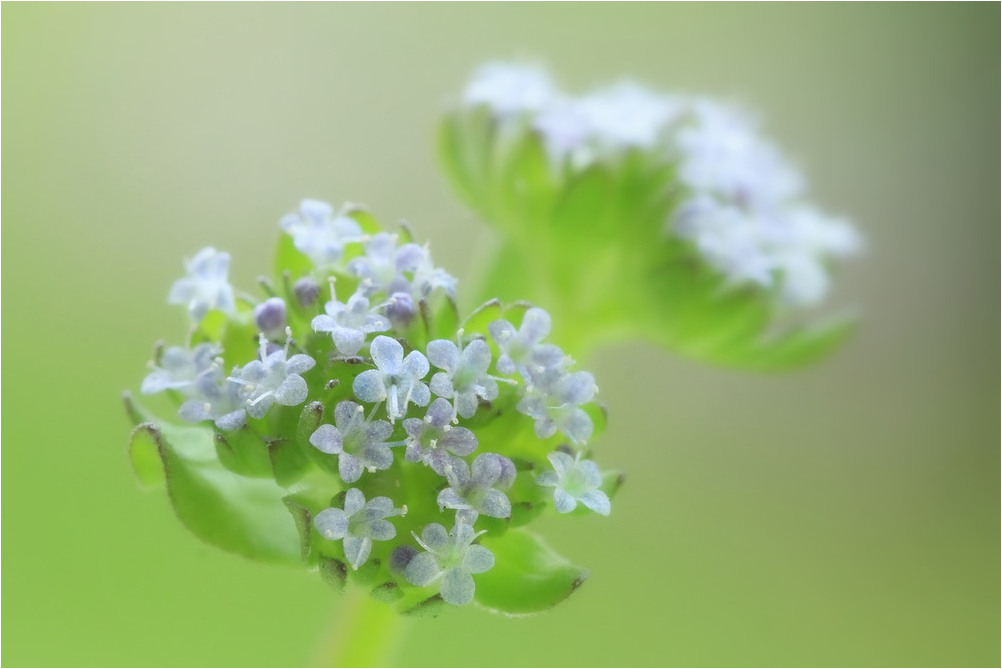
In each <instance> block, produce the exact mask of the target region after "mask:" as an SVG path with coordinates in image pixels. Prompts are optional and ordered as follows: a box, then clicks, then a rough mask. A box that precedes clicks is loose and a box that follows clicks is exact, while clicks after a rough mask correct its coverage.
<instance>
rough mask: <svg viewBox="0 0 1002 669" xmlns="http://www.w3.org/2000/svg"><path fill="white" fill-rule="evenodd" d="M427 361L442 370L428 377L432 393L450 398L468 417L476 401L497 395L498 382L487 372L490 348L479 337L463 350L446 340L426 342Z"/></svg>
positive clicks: (476, 403)
mask: <svg viewBox="0 0 1002 669" xmlns="http://www.w3.org/2000/svg"><path fill="white" fill-rule="evenodd" d="M428 360H429V361H430V362H431V364H433V365H435V366H436V367H438V368H439V369H444V370H445V371H444V372H438V373H436V374H435V375H434V376H433V377H431V392H433V393H435V394H436V395H438V396H439V397H444V398H446V399H452V400H453V402H454V404H455V407H456V412H457V413H458V414H459V415H460V416H462V417H463V418H471V417H472V416H473V414H475V413H476V412H477V406H478V405H479V401H478V399H477V398H480V399H483V400H487V401H490V400H493V399H496V398H497V396H498V384H497V381H495V380H494V378H493V377H491V376H490V375H489V374H488V373H487V368H488V367H490V365H491V349H490V347H489V346H488V345H487V342H485V341H483V340H482V339H474V340H473V341H471V342H470V343H469V344H467V345H466V346H465V347H464V348H463V349H462V350H460V349H459V347H458V346H457V345H456V344H455V343H453V342H451V341H449V340H448V339H435V340H433V341H430V342H428Z"/></svg>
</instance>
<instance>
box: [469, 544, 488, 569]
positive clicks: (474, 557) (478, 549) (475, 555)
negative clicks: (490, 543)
mask: <svg viewBox="0 0 1002 669" xmlns="http://www.w3.org/2000/svg"><path fill="white" fill-rule="evenodd" d="M493 566H494V553H492V552H491V551H490V549H489V548H487V547H486V546H481V545H480V544H473V545H472V546H470V547H469V548H468V549H467V550H466V555H464V556H463V567H464V568H465V569H468V570H469V571H470V573H473V574H482V573H484V572H485V571H488V570H490V569H491V568H492V567H493Z"/></svg>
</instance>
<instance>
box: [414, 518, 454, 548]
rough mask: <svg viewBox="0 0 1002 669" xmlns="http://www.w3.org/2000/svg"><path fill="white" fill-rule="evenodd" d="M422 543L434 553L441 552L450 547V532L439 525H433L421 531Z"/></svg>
mask: <svg viewBox="0 0 1002 669" xmlns="http://www.w3.org/2000/svg"><path fill="white" fill-rule="evenodd" d="M421 541H423V542H424V544H425V546H427V547H428V548H429V549H431V550H432V551H435V552H440V551H441V550H442V549H443V548H445V547H446V546H448V545H449V532H448V531H447V530H446V529H445V528H444V527H442V526H441V525H439V524H438V523H431V524H429V525H426V526H425V528H424V529H423V530H422V531H421Z"/></svg>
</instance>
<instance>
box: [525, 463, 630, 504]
mask: <svg viewBox="0 0 1002 669" xmlns="http://www.w3.org/2000/svg"><path fill="white" fill-rule="evenodd" d="M547 458H548V459H549V460H550V464H552V465H553V471H547V472H543V473H542V474H540V475H539V476H537V477H536V483H538V484H539V485H541V486H545V487H549V488H553V508H554V509H556V511H557V513H570V512H571V511H573V510H574V509H575V508H576V507H577V505H578V502H581V503H582V504H584V505H585V506H586V507H588V508H589V509H591V510H592V511H594V512H595V513H599V514H602V515H603V516H608V515H609V512H610V511H611V509H612V507H611V505H610V504H609V497H608V495H606V494H605V493H604V492H602V491H601V490H599V486H600V485H602V474H600V473H599V471H598V465H596V464H595V463H594V462H592V461H591V460H582V459H581V454H580V453H578V455H577V456H576V457H574V458H572V457H571V456H569V455H567V454H566V453H563V452H561V451H555V452H553V453H550V454H549V455H548V456H547Z"/></svg>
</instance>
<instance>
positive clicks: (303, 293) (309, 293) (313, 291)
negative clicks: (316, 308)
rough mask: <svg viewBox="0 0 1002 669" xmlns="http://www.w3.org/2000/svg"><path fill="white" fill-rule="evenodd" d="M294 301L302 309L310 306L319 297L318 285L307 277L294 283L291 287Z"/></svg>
mask: <svg viewBox="0 0 1002 669" xmlns="http://www.w3.org/2000/svg"><path fill="white" fill-rule="evenodd" d="M292 292H293V293H294V294H295V296H296V301H297V302H299V304H301V305H302V306H304V307H309V306H312V305H313V304H314V303H315V302H316V301H317V298H319V297H320V284H318V283H317V282H316V281H314V280H313V279H311V278H310V277H308V276H304V277H303V278H302V279H299V280H298V281H296V283H295V284H293V286H292Z"/></svg>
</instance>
